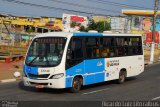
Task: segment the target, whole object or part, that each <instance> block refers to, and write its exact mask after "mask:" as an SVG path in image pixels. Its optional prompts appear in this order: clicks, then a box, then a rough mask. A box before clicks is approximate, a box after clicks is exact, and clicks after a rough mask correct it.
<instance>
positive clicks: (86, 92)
mask: <svg viewBox="0 0 160 107" xmlns="http://www.w3.org/2000/svg"><path fill="white" fill-rule="evenodd" d="M109 89H110V88H104V89H100V90H95V91H90V92H86V93H82V95H87V94H92V93H97V92H101V91H105V90H109Z"/></svg>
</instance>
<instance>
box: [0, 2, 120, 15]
mask: <svg viewBox="0 0 160 107" xmlns="http://www.w3.org/2000/svg"><path fill="white" fill-rule="evenodd" d="M3 1H6V2H10V3H16V4H22V5H28V6H34V7H41V8H47V9H56V10H61V11H71V12H77V13H84V14H90V15H101V16H106V14H97V13H94V12H84V11H78V10H71V9H64V8H59V7H51V6H46V5H40V4H33V3H28V2H22V1H18V0H3ZM108 12H110V10H109V11H108ZM115 12H117V13H120V12H118V11H115Z"/></svg>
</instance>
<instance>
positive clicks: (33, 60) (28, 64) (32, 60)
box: [28, 56, 38, 65]
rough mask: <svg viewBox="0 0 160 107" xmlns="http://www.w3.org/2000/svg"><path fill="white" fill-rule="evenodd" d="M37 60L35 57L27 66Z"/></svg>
mask: <svg viewBox="0 0 160 107" xmlns="http://www.w3.org/2000/svg"><path fill="white" fill-rule="evenodd" d="M37 58H38V56H36V57H35V58H33V60H31V61H30V62H29V63H28V65H31V64H32V63H33V62H34V61H35V60H36V59H37Z"/></svg>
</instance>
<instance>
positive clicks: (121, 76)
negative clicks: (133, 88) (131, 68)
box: [118, 71, 126, 84]
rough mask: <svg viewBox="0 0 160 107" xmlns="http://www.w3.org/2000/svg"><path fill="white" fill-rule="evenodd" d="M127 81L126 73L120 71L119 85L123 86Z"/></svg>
mask: <svg viewBox="0 0 160 107" xmlns="http://www.w3.org/2000/svg"><path fill="white" fill-rule="evenodd" d="M125 80H126V71H120V73H119V79H118V83H119V84H122V83H124V82H125Z"/></svg>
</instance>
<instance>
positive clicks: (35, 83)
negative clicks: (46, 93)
mask: <svg viewBox="0 0 160 107" xmlns="http://www.w3.org/2000/svg"><path fill="white" fill-rule="evenodd" d="M23 81H24V85H25V86H30V87H35V88H55V89H62V88H65V85H64V79H63V78H59V79H45V80H44V79H43V80H39V79H30V78H27V77H23Z"/></svg>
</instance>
